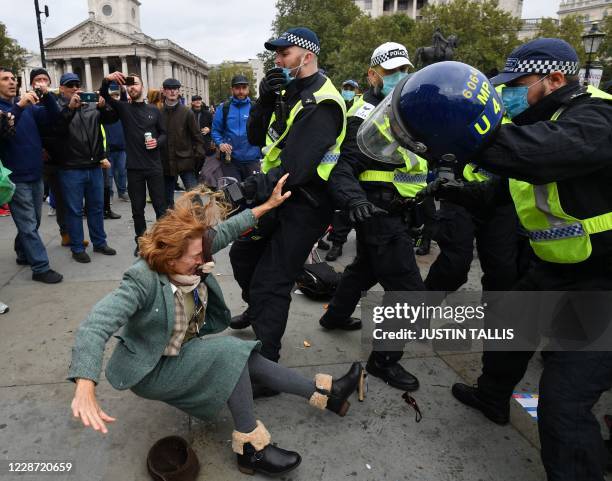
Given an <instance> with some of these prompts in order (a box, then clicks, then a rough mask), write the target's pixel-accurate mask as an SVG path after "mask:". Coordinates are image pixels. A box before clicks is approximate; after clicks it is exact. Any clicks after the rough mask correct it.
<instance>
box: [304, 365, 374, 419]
mask: <svg viewBox="0 0 612 481" xmlns="http://www.w3.org/2000/svg"><path fill="white" fill-rule="evenodd" d="M362 370H363V367H361V363H359V362H354V363H353V364H352V365H351V367H350V369H349V371H348V372H347V373H346V374H345V375H344V376H342V377H341V378H339V379H336V380H333V379H332V377H331V376H330V375H329V374H317V375H316V376H315V386H316V391H315V392H314V393H313V395H312V396H311V397H310V401H309V402H310V404H311V405H312V406H314V407H317V408H319V409H329V410H330V411H332V412H335V413H336V414H337V415H338V416H345V415H346V413H347V411H348V410H349V407H350V406H351V403H349V402H348V398H349V397H350V396H351V394H353V393H354V392H355V391H356V390H357V387H358V386H359V379H360V378H361V371H362Z"/></svg>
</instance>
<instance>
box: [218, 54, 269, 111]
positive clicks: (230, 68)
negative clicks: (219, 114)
mask: <svg viewBox="0 0 612 481" xmlns="http://www.w3.org/2000/svg"><path fill="white" fill-rule="evenodd" d="M238 74H241V75H244V76H245V77H246V78H248V79H249V85H250V86H251V97H252V96H253V95H255V94H256V93H257V85H255V76H254V75H253V69H252V68H251V67H249V66H247V65H246V64H243V65H241V64H236V63H234V62H229V61H225V62H223V63H221V64H220V65H217V66H216V67H215V68H213V69H211V71H210V72H209V74H208V95H209V97H210V103H211V104H212V105H218V104H219V103H221V102H223V101H224V100H227V98H228V97H229V96H230V95H231V82H232V77H233V76H234V75H238Z"/></svg>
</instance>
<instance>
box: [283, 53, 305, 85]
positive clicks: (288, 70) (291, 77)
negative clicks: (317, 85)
mask: <svg viewBox="0 0 612 481" xmlns="http://www.w3.org/2000/svg"><path fill="white" fill-rule="evenodd" d="M303 62H304V57H302V59H301V60H300V64H299V65H298V66H297V67H293V68H289V67H283V74H284V75H285V85H289V84H290V83H291V82H293V81H294V80H295V78H296V77H297V74H298V72H299V71H300V69H301V68H302V67H303V66H304V63H303ZM294 70H297V72H296V73H295V76H294V75H291V72H293V71H294Z"/></svg>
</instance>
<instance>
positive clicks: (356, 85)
mask: <svg viewBox="0 0 612 481" xmlns="http://www.w3.org/2000/svg"><path fill="white" fill-rule="evenodd" d="M345 85H350V86H351V87H353V88H356V89H358V88H359V84H358V83H357V82H356V81H354V80H351V79H348V80H345V81H344V82H342V86H343V87H344V86H345Z"/></svg>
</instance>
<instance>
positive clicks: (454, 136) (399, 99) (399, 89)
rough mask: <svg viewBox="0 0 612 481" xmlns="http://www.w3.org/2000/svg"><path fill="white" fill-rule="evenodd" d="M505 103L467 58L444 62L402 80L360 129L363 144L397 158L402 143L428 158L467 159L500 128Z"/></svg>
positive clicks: (381, 156)
mask: <svg viewBox="0 0 612 481" xmlns="http://www.w3.org/2000/svg"><path fill="white" fill-rule="evenodd" d="M503 114H504V109H503V104H502V102H501V100H500V98H499V97H498V94H497V92H496V91H495V89H494V88H493V86H492V85H491V83H490V82H489V80H488V79H487V77H486V76H485V75H484V74H483V73H482V72H480V71H478V70H477V69H475V68H474V67H471V66H469V65H466V64H464V63H461V62H439V63H435V64H433V65H430V66H428V67H425V68H423V69H421V70H419V71H418V72H416V73H414V74H413V75H412V76H411V77H410V78H408V79H405V80H403V81H402V82H400V83H399V84H398V85H397V86H396V88H395V90H394V91H393V92H392V93H391V94H389V95H388V96H387V97H386V98H385V99H384V100H383V101H382V102H381V103H380V104H379V105H378V106H377V107H376V109H375V110H374V111H373V112H372V113H371V114H370V116H369V117H368V118H367V119H366V121H365V122H364V123H363V124H362V126H361V128H360V129H359V132H358V134H357V142H358V145H359V148H360V149H361V150H362V151H363V152H364V153H365V154H366V155H368V156H370V157H372V158H375V159H377V160H379V161H381V162H390V161H391V162H392V163H393V161H392V160H389V159H392V158H393V156H394V152H395V151H396V150H397V148H398V147H404V148H406V149H409V150H411V151H412V152H414V153H416V154H418V155H420V156H421V157H424V158H426V159H427V160H428V161H429V164H430V167H434V166H435V165H437V164H438V163H440V162H441V161H445V162H453V163H454V162H457V163H460V164H463V163H467V162H469V161H470V159H472V158H474V156H475V154H476V153H477V152H478V151H479V150H481V149H482V148H483V147H484V146H485V145H486V144H488V142H489V141H490V139H491V137H492V136H493V135H494V134H495V132H496V131H497V128H498V126H499V125H500V124H501V121H502V117H503Z"/></svg>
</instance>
